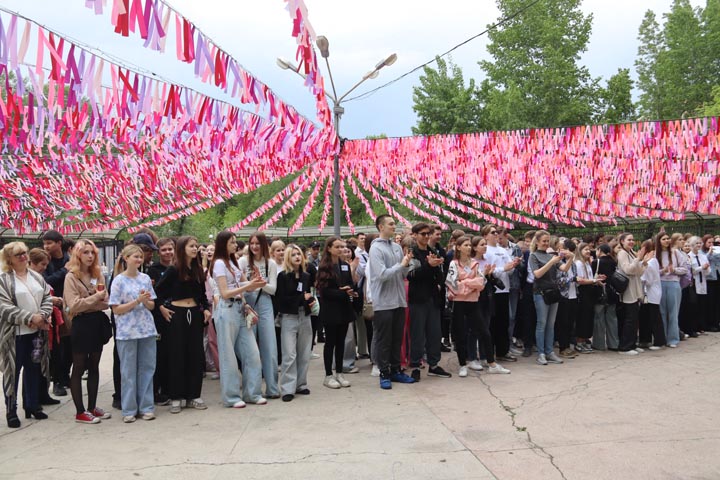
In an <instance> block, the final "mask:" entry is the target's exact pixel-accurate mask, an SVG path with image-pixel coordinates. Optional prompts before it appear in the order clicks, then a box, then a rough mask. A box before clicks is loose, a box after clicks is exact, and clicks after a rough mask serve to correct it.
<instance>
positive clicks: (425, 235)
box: [418, 232, 430, 237]
mask: <svg viewBox="0 0 720 480" xmlns="http://www.w3.org/2000/svg"><path fill="white" fill-rule="evenodd" d="M418 235H422V236H423V237H429V236H430V232H418Z"/></svg>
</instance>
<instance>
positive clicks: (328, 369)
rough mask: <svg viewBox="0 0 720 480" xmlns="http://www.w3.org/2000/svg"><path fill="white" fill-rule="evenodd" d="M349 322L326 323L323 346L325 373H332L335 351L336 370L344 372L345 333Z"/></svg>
mask: <svg viewBox="0 0 720 480" xmlns="http://www.w3.org/2000/svg"><path fill="white" fill-rule="evenodd" d="M347 329H348V324H347V323H342V324H340V325H325V346H324V347H323V360H324V361H325V375H332V374H333V373H332V362H333V351H334V353H335V371H336V372H337V373H342V371H343V356H344V355H345V335H346V334H347Z"/></svg>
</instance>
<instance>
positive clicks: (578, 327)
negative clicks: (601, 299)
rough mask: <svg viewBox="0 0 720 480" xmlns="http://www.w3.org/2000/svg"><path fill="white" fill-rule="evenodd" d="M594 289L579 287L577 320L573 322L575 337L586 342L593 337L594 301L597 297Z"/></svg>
mask: <svg viewBox="0 0 720 480" xmlns="http://www.w3.org/2000/svg"><path fill="white" fill-rule="evenodd" d="M594 289H595V287H592V286H589V285H587V286H580V287H579V288H578V292H579V296H580V303H579V305H578V314H577V320H576V321H575V335H577V338H582V339H584V340H587V339H588V338H590V337H592V336H593V328H594V326H595V301H596V300H597V296H596V295H595V292H594Z"/></svg>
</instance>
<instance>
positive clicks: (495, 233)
mask: <svg viewBox="0 0 720 480" xmlns="http://www.w3.org/2000/svg"><path fill="white" fill-rule="evenodd" d="M497 234H498V232H497V230H493V231H492V232H490V235H497Z"/></svg>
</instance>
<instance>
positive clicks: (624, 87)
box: [597, 68, 635, 123]
mask: <svg viewBox="0 0 720 480" xmlns="http://www.w3.org/2000/svg"><path fill="white" fill-rule="evenodd" d="M632 89H633V81H632V79H631V78H630V69H628V68H619V69H618V72H617V73H616V74H615V75H613V76H612V77H610V79H609V80H608V81H607V86H606V87H605V88H602V89H600V91H599V98H600V104H599V110H600V111H599V115H598V117H597V120H598V122H599V123H622V122H628V121H632V120H635V104H634V103H633V100H632Z"/></svg>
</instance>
